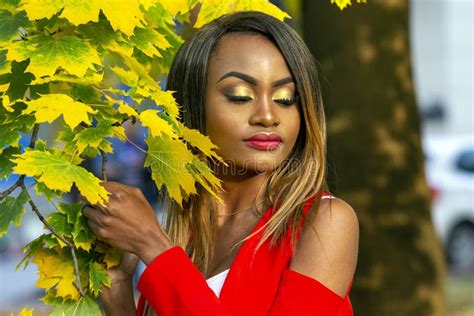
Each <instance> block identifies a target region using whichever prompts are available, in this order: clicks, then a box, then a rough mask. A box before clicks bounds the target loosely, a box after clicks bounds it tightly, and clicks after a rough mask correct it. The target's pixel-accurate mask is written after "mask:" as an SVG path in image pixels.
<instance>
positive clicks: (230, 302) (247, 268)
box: [137, 194, 353, 316]
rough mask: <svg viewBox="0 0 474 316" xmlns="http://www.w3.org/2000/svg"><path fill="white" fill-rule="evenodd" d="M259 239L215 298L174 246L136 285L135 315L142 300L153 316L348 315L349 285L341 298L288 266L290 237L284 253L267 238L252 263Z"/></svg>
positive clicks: (240, 255)
mask: <svg viewBox="0 0 474 316" xmlns="http://www.w3.org/2000/svg"><path fill="white" fill-rule="evenodd" d="M326 196H327V194H326ZM313 201H314V198H311V199H309V200H308V201H307V202H306V203H305V206H304V211H305V214H307V212H308V210H309V209H310V207H311V204H312V203H313ZM272 210H273V208H272V207H270V208H269V209H268V210H267V211H266V212H265V214H264V215H263V217H262V218H261V219H260V221H259V222H258V224H257V225H256V226H255V228H254V229H253V231H252V233H253V232H255V231H256V230H257V229H258V228H260V227H261V226H262V225H264V224H265V223H266V222H267V221H268V220H269V219H270V217H271V214H272V212H271V211H272ZM301 225H302V223H301ZM301 225H300V229H301ZM300 229H298V234H297V236H298V235H299V231H300ZM288 232H289V230H288ZM262 235H263V230H262V231H261V232H260V233H259V234H256V235H255V236H253V237H252V238H250V239H247V240H246V241H245V242H244V243H243V244H242V246H241V248H240V249H239V251H238V252H237V255H236V256H235V259H234V261H233V263H232V265H231V267H230V270H229V274H228V275H227V278H226V280H225V283H224V285H223V287H222V291H221V293H220V297H217V296H216V295H215V294H214V292H213V291H212V289H211V288H209V286H208V285H207V282H206V280H205V278H204V276H203V275H202V273H201V272H200V271H199V270H198V269H197V268H196V266H195V265H194V264H193V263H192V261H191V260H190V259H189V258H188V256H187V255H186V253H185V252H184V250H183V248H181V247H179V246H175V247H172V248H170V249H168V250H166V251H165V252H163V253H161V254H160V255H159V256H157V257H156V258H155V260H154V261H153V262H152V263H151V264H150V265H148V267H147V268H146V269H145V271H144V272H143V274H142V276H141V278H140V280H139V282H138V286H137V287H138V290H139V291H140V292H141V294H142V295H141V296H140V299H139V302H138V308H137V315H140V316H141V315H142V314H143V307H144V303H145V300H146V301H148V302H149V304H150V305H151V306H152V307H153V309H154V310H155V312H156V314H157V315H158V316H168V315H170V316H188V315H202V316H211V315H219V316H230V315H246V316H248V315H270V316H280V315H295V316H296V315H297V316H303V315H331V316H350V315H353V312H352V305H351V302H350V300H349V292H350V289H351V287H352V282H351V284H350V286H349V289H348V291H347V294H346V295H345V297H341V296H339V295H337V294H336V293H334V292H333V291H332V290H330V289H328V288H327V287H325V286H324V285H323V284H322V283H320V282H319V281H317V280H315V279H313V278H311V277H309V276H306V275H303V274H301V273H299V272H296V271H294V270H291V269H289V268H288V267H289V264H290V260H291V257H292V251H291V247H290V234H289V233H287V234H286V236H287V238H285V239H284V241H283V243H284V247H283V250H280V247H273V248H271V247H269V242H270V241H269V240H267V241H266V242H265V243H264V244H263V245H262V246H261V247H260V249H259V250H258V251H257V253H256V254H255V256H254V257H253V260H252V254H253V250H254V249H255V247H256V245H257V243H258V241H259V239H260V238H261V236H262Z"/></svg>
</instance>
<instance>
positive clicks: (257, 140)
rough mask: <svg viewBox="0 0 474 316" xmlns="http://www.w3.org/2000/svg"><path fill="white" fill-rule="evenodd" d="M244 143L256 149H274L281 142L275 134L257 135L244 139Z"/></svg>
mask: <svg viewBox="0 0 474 316" xmlns="http://www.w3.org/2000/svg"><path fill="white" fill-rule="evenodd" d="M244 142H245V143H246V144H247V145H248V146H250V147H253V148H256V149H265V150H268V149H275V148H277V147H278V146H280V145H281V143H282V142H283V141H282V139H281V137H280V135H278V134H276V133H257V134H254V135H252V136H250V137H249V138H247V139H244Z"/></svg>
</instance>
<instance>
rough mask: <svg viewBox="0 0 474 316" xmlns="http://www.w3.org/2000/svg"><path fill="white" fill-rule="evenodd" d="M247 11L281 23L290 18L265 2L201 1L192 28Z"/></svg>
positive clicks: (245, 0) (261, 0) (247, 0)
mask: <svg viewBox="0 0 474 316" xmlns="http://www.w3.org/2000/svg"><path fill="white" fill-rule="evenodd" d="M248 10H254V11H260V12H263V13H266V14H269V15H271V16H273V17H275V18H277V19H279V20H281V21H283V19H285V18H289V17H290V16H289V15H288V14H287V13H285V12H284V11H282V10H280V9H279V8H278V7H277V6H275V5H274V4H272V3H270V2H269V1H267V0H230V1H221V0H203V1H202V5H201V10H200V11H199V15H198V17H197V20H196V23H195V24H194V27H196V28H199V27H201V26H203V25H204V24H206V23H208V22H210V21H212V20H214V19H216V18H218V17H220V16H221V15H223V14H227V13H232V12H236V11H248Z"/></svg>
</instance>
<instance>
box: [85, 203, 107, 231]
mask: <svg viewBox="0 0 474 316" xmlns="http://www.w3.org/2000/svg"><path fill="white" fill-rule="evenodd" d="M82 213H83V214H84V216H85V217H87V218H88V219H89V220H90V221H93V222H95V223H97V224H98V225H99V226H102V227H104V226H105V223H104V222H105V217H107V216H106V215H104V213H102V212H101V211H100V210H98V209H96V208H92V207H85V208H84V210H83V211H82Z"/></svg>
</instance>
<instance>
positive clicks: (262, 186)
mask: <svg viewBox="0 0 474 316" xmlns="http://www.w3.org/2000/svg"><path fill="white" fill-rule="evenodd" d="M217 176H218V177H219V179H221V181H222V189H223V190H222V191H220V192H219V193H218V195H219V197H220V198H221V199H222V201H223V202H224V204H223V205H221V204H219V203H217V204H216V208H217V215H218V216H223V217H225V216H231V214H232V213H234V212H236V211H238V210H244V209H249V208H250V209H249V210H251V207H252V206H253V205H254V202H255V201H256V202H257V203H258V202H259V201H261V200H262V199H263V197H264V193H265V190H266V178H267V174H266V173H257V172H246V173H242V174H240V173H237V174H235V175H228V174H225V175H223V174H219V173H217ZM257 194H258V196H257ZM243 213H246V212H243ZM236 215H238V214H236Z"/></svg>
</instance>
